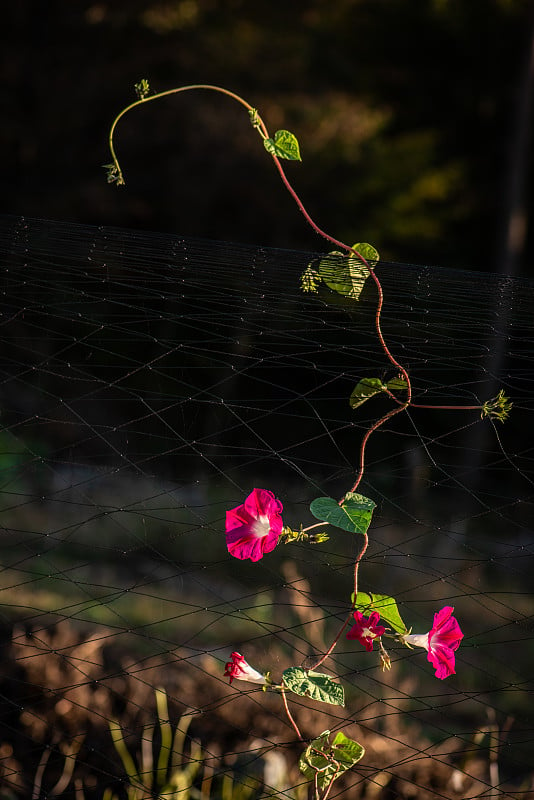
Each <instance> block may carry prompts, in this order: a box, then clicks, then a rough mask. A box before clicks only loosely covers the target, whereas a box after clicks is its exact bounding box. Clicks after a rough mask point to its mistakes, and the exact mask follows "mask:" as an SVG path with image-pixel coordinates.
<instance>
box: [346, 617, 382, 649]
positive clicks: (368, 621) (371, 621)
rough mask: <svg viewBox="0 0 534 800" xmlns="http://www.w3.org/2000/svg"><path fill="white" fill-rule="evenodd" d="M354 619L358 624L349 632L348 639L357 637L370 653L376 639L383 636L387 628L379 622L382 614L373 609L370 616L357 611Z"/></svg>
mask: <svg viewBox="0 0 534 800" xmlns="http://www.w3.org/2000/svg"><path fill="white" fill-rule="evenodd" d="M354 619H355V620H356V625H353V626H352V628H351V629H350V631H349V632H348V633H347V639H357V640H358V641H359V642H360V644H363V646H364V647H365V649H366V650H367V651H368V652H369V653H370V652H371V650H372V649H373V642H374V640H375V639H378V637H380V636H382V634H383V633H384V632H385V630H386V629H385V628H384V627H383V626H382V625H379V624H378V621H379V619H380V614H379V613H378V611H372V612H371V613H370V614H369V617H364V616H363V614H362V612H361V611H355V612H354Z"/></svg>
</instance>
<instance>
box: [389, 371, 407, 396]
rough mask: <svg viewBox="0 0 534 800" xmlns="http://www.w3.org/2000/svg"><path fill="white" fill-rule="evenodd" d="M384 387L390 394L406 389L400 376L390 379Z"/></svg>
mask: <svg viewBox="0 0 534 800" xmlns="http://www.w3.org/2000/svg"><path fill="white" fill-rule="evenodd" d="M386 386H387V388H388V389H389V391H390V392H398V391H400V390H402V389H407V388H408V384H407V382H406V379H405V378H403V377H402V375H398V376H397V377H396V378H391V380H389V381H388V382H387V383H386Z"/></svg>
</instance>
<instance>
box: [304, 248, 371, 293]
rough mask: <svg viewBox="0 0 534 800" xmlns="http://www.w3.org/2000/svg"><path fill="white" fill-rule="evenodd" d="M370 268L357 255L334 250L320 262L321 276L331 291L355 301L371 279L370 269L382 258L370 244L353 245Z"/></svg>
mask: <svg viewBox="0 0 534 800" xmlns="http://www.w3.org/2000/svg"><path fill="white" fill-rule="evenodd" d="M353 249H354V250H356V251H357V252H358V253H359V254H360V255H361V257H362V258H363V259H365V261H367V262H369V266H368V265H367V264H366V263H364V261H362V258H360V256H357V255H356V253H353V254H352V255H350V256H348V257H347V255H346V254H345V253H341V252H340V251H339V250H333V251H332V252H331V253H329V254H328V255H327V256H326V258H323V259H322V261H320V262H319V270H318V272H319V275H320V276H321V278H322V279H323V281H324V282H325V283H326V285H327V286H328V288H329V289H332V290H333V291H334V292H337V293H338V294H342V295H344V296H345V297H351V298H352V299H353V300H359V298H360V295H361V293H362V291H363V287H364V285H365V281H366V280H367V278H368V277H369V267H371V268H372V267H373V266H374V264H376V262H377V261H378V259H379V258H380V256H379V255H378V251H377V250H375V248H374V247H372V245H370V244H366V243H362V242H357V243H356V244H355V245H353Z"/></svg>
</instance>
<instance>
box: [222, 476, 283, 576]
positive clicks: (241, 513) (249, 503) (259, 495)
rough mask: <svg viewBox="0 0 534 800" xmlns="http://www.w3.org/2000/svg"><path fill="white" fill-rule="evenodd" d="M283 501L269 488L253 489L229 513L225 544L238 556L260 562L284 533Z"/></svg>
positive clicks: (232, 553)
mask: <svg viewBox="0 0 534 800" xmlns="http://www.w3.org/2000/svg"><path fill="white" fill-rule="evenodd" d="M282 508H283V506H282V503H281V502H280V500H277V499H276V497H275V496H274V494H273V493H272V492H269V491H267V489H253V490H252V492H251V493H250V494H249V496H248V497H247V499H246V500H245V502H244V503H243V504H242V505H240V506H237V507H236V508H232V509H231V511H227V512H226V545H227V547H228V552H229V553H230V555H232V556H235V558H242V559H244V558H250V560H251V561H259V560H260V558H262V557H263V555H264V553H270V552H271V550H274V548H275V547H276V544H277V542H278V537H279V536H280V534H281V533H282V526H283V522H282V517H281V516H280V514H281V511H282Z"/></svg>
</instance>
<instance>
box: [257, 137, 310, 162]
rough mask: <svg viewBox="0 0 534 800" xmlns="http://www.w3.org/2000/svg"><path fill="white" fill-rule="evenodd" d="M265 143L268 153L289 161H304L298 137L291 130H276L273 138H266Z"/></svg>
mask: <svg viewBox="0 0 534 800" xmlns="http://www.w3.org/2000/svg"><path fill="white" fill-rule="evenodd" d="M263 145H264V147H265V149H266V150H267V152H268V153H270V154H271V155H272V156H277V158H285V159H287V160H288V161H302V159H301V157H300V149H299V143H298V140H297V137H296V136H295V134H294V133H291V132H290V131H276V133H275V134H274V137H273V138H272V139H264V140H263Z"/></svg>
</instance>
